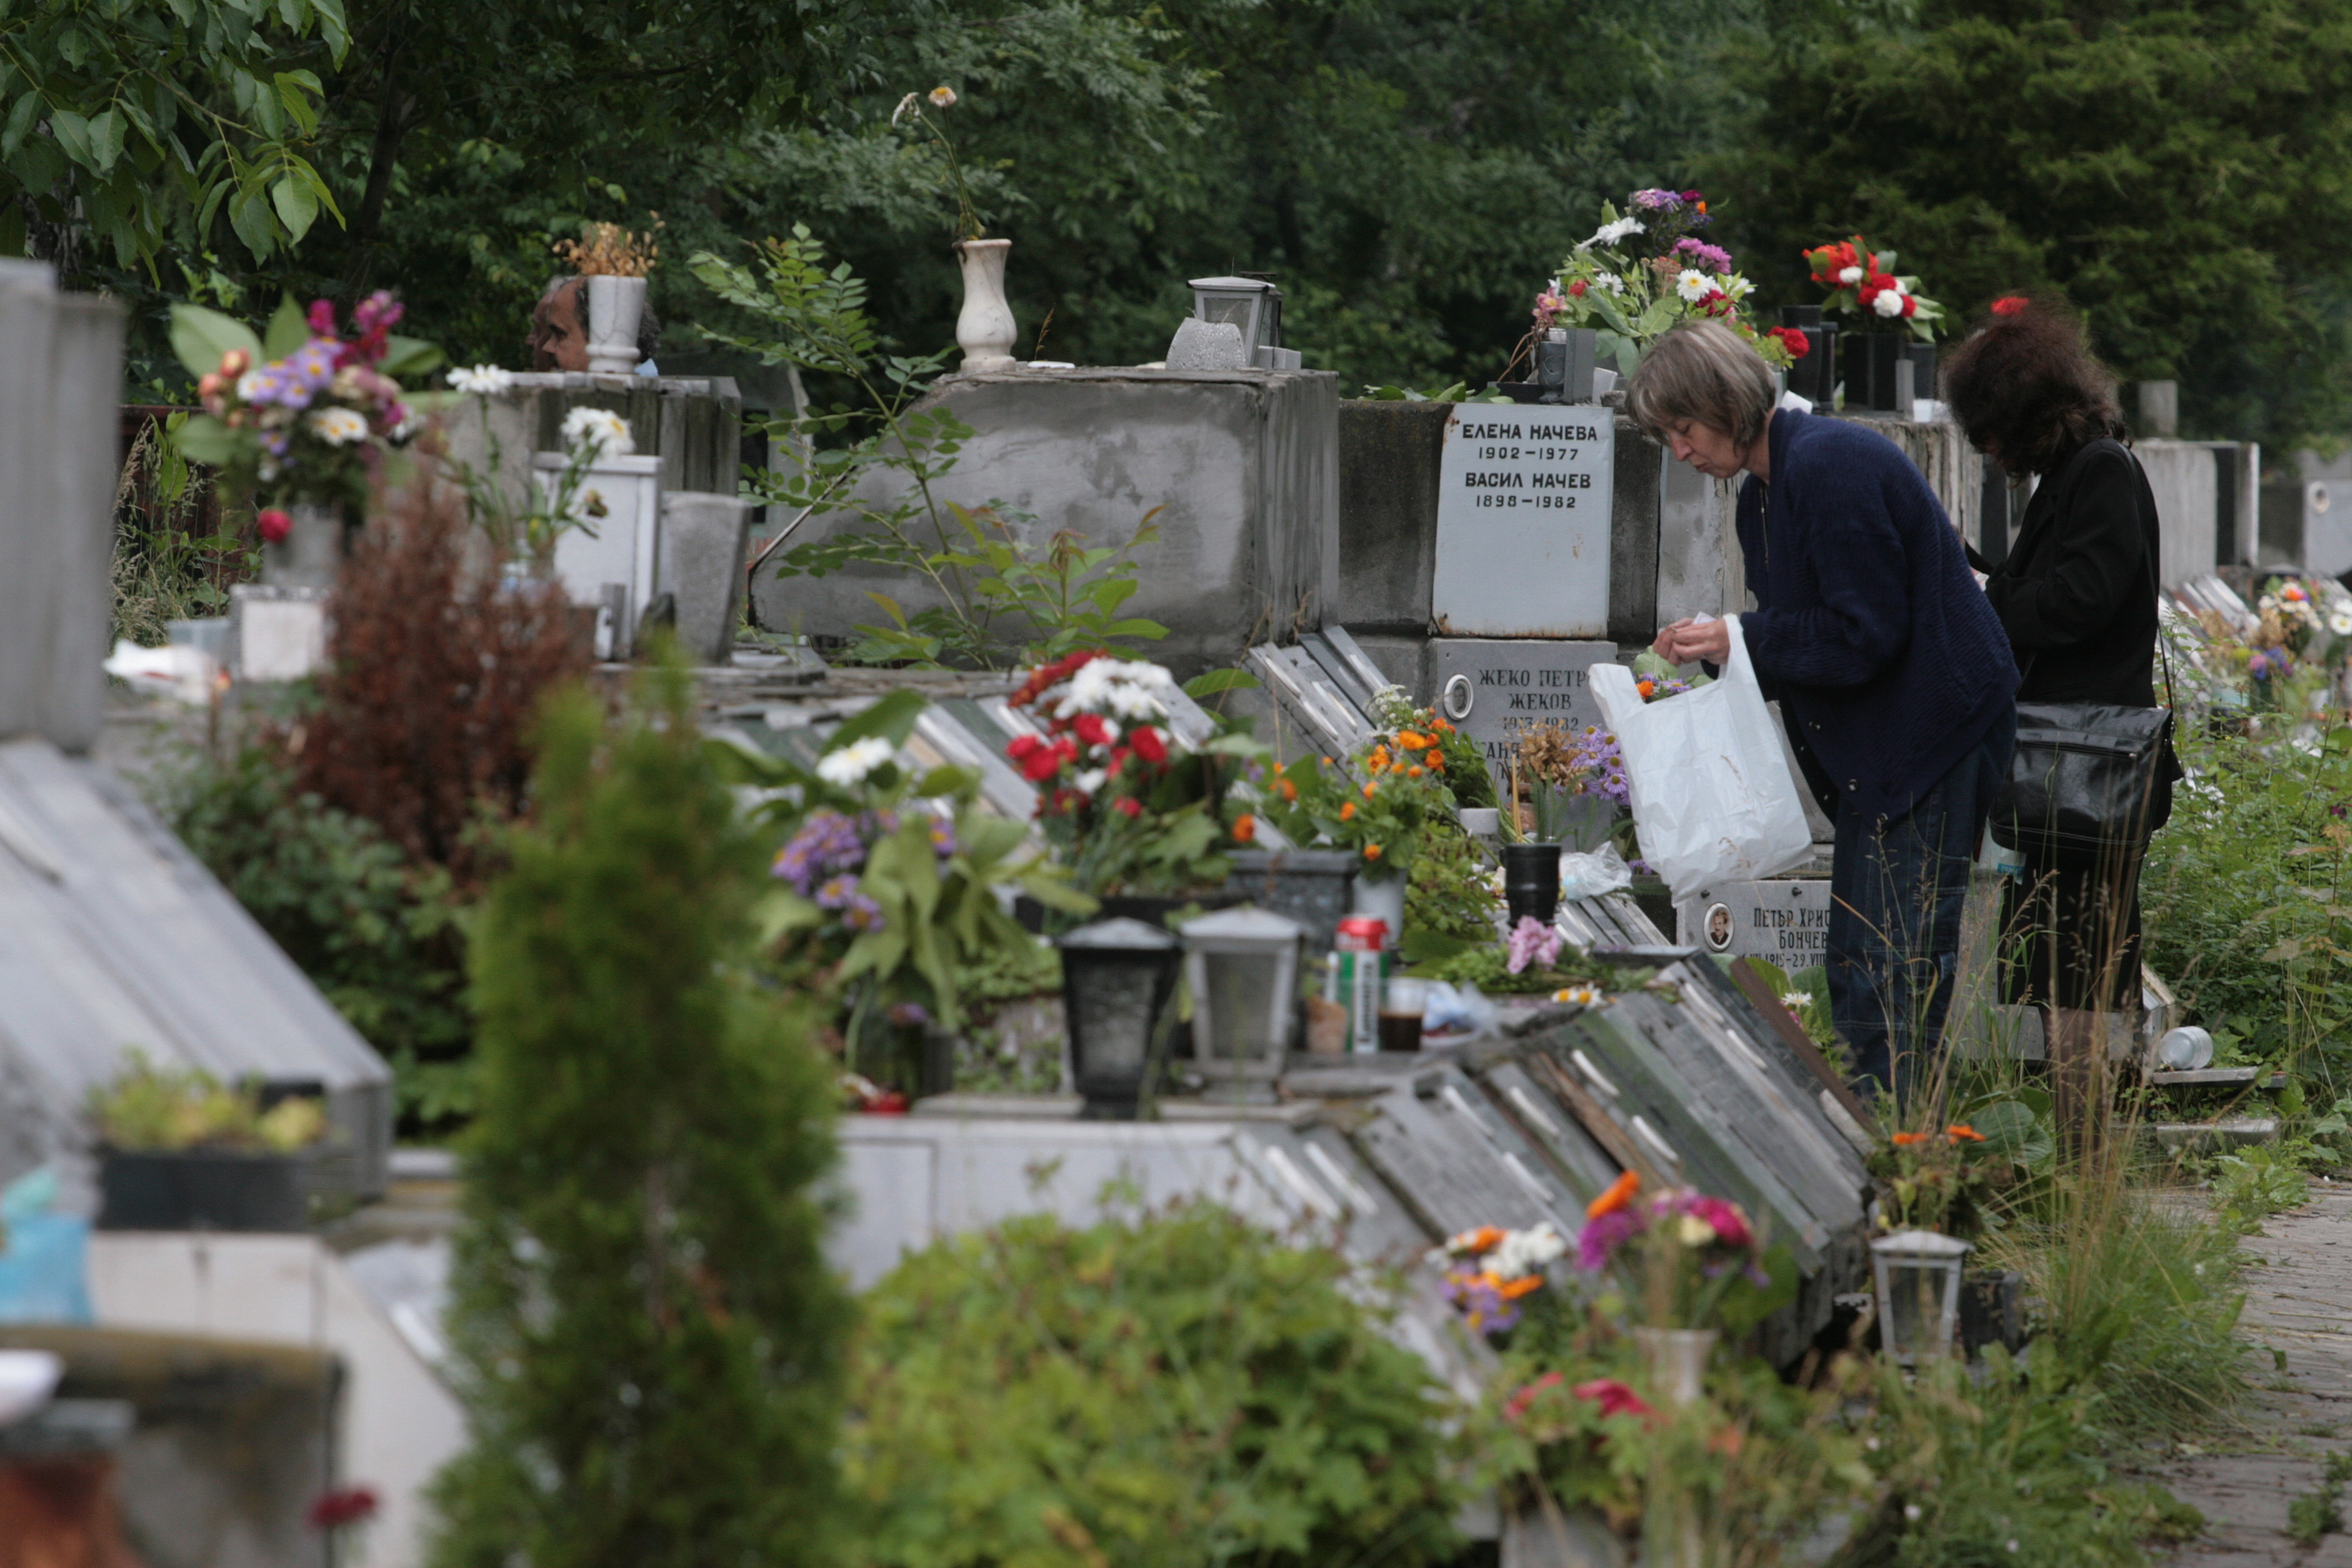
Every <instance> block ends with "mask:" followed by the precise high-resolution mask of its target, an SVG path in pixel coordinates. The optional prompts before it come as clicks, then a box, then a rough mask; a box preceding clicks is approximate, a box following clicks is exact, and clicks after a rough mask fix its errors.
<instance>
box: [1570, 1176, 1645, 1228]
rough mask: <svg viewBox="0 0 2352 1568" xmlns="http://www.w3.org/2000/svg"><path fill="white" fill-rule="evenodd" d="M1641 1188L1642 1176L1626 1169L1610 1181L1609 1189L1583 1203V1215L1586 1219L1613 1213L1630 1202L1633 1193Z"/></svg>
mask: <svg viewBox="0 0 2352 1568" xmlns="http://www.w3.org/2000/svg"><path fill="white" fill-rule="evenodd" d="M1641 1190H1642V1177H1641V1174H1640V1173H1638V1172H1634V1171H1628V1172H1626V1173H1624V1174H1623V1175H1622V1176H1620V1177H1618V1178H1617V1179H1616V1180H1615V1181H1613V1182H1612V1183H1610V1184H1609V1190H1608V1191H1607V1192H1605V1193H1603V1194H1601V1195H1600V1196H1599V1197H1597V1198H1595V1199H1593V1200H1592V1201H1591V1203H1589V1204H1587V1205H1584V1217H1585V1218H1587V1219H1599V1218H1600V1217H1601V1215H1605V1214H1615V1213H1616V1212H1617V1211H1618V1210H1619V1209H1622V1208H1623V1207H1624V1206H1625V1205H1627V1204H1630V1203H1632V1202H1633V1194H1635V1193H1638V1192H1640V1191H1641Z"/></svg>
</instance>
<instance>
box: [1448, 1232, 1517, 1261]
mask: <svg viewBox="0 0 2352 1568" xmlns="http://www.w3.org/2000/svg"><path fill="white" fill-rule="evenodd" d="M1503 1236H1504V1231H1503V1227H1502V1226H1499V1225H1482V1226H1479V1227H1478V1228H1477V1229H1475V1230H1465V1231H1462V1232H1460V1233H1459V1234H1457V1235H1454V1236H1451V1237H1447V1238H1446V1242H1445V1247H1446V1250H1447V1251H1449V1252H1466V1253H1471V1254H1473V1255H1475V1254H1477V1253H1482V1252H1492V1251H1494V1250H1495V1248H1496V1247H1500V1246H1502V1245H1503Z"/></svg>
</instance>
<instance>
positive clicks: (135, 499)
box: [109, 415, 260, 647]
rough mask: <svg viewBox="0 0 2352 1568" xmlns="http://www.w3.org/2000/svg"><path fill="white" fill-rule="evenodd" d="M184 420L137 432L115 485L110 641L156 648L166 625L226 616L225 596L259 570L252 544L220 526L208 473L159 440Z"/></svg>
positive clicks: (146, 426) (149, 423)
mask: <svg viewBox="0 0 2352 1568" xmlns="http://www.w3.org/2000/svg"><path fill="white" fill-rule="evenodd" d="M185 417H186V416H185V415H174V416H170V417H169V418H167V419H166V420H164V421H161V422H158V421H155V420H149V421H147V422H146V423H144V424H142V426H140V428H139V434H138V437H136V438H135V439H134V440H133V441H132V442H131V451H130V453H129V455H128V456H126V457H125V458H123V461H122V470H121V475H120V477H119V478H118V479H117V480H116V483H115V489H114V558H113V562H112V564H111V567H110V572H109V586H110V591H111V595H112V601H113V608H112V613H111V616H110V622H111V633H110V636H111V637H112V638H113V640H116V641H123V640H128V641H131V642H135V643H137V644H139V645H140V646H141V647H162V646H163V643H164V642H165V641H166V640H168V635H169V632H170V626H171V623H172V622H173V621H179V620H193V619H195V618H198V617H200V616H220V615H226V614H227V612H228V591H229V588H230V587H231V586H232V585H233V584H237V583H242V582H245V581H247V580H248V579H250V578H251V577H252V576H253V575H254V574H256V573H257V571H258V570H259V566H260V552H259V551H258V550H257V548H256V546H255V545H254V542H253V541H252V540H251V539H250V538H247V537H245V536H243V535H240V534H238V533H236V532H235V531H230V529H229V528H228V526H227V524H226V522H225V521H223V517H222V513H221V509H220V507H219V505H218V503H217V500H216V499H215V495H214V491H213V484H212V479H211V476H210V474H209V472H208V471H206V470H204V469H200V468H197V467H196V466H195V465H194V464H192V463H190V462H189V461H188V460H187V458H184V457H183V456H181V455H180V452H179V449H178V448H177V447H174V446H173V445H172V443H171V442H170V441H169V440H166V439H163V431H164V430H165V429H166V428H167V427H168V426H170V425H171V424H172V423H173V421H176V420H178V419H184V418H185Z"/></svg>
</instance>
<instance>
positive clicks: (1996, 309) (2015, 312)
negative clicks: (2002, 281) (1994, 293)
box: [1992, 294, 2032, 316]
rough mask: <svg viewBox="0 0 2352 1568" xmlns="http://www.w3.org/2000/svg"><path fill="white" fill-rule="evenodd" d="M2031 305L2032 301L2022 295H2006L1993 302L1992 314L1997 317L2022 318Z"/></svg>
mask: <svg viewBox="0 0 2352 1568" xmlns="http://www.w3.org/2000/svg"><path fill="white" fill-rule="evenodd" d="M2030 303H2032V301H2030V300H2027V299H2026V297H2025V296H2024V295H2022V294H2004V295H2002V296H2001V297H2000V299H1998V300H1994V301H1993V302H1992V313H1993V314H1994V315H1996V316H2022V315H2023V314H2025V307H2026V306H2027V305H2028V304H2030Z"/></svg>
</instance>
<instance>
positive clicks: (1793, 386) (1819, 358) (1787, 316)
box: [1780, 305, 1838, 414]
mask: <svg viewBox="0 0 2352 1568" xmlns="http://www.w3.org/2000/svg"><path fill="white" fill-rule="evenodd" d="M1780 324H1781V325H1782V326H1784V327H1794V328H1795V329H1796V330H1797V331H1801V332H1802V333H1804V334H1805V357H1804V358H1802V359H1801V360H1799V361H1798V362H1797V363H1795V364H1792V365H1790V367H1789V390H1790V392H1793V393H1795V394H1796V395H1798V396H1800V397H1801V398H1803V399H1805V400H1806V401H1807V402H1809V403H1811V405H1813V406H1814V407H1816V408H1818V409H1820V410H1822V412H1823V413H1825V414H1826V413H1828V412H1829V411H1830V407H1831V405H1832V402H1833V401H1834V400H1835V399H1836V397H1837V384H1838V377H1837V358H1838V352H1837V351H1838V329H1837V323H1836V322H1835V321H1823V320H1822V308H1821V307H1820V306H1819V305H1783V306H1781V307H1780Z"/></svg>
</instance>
